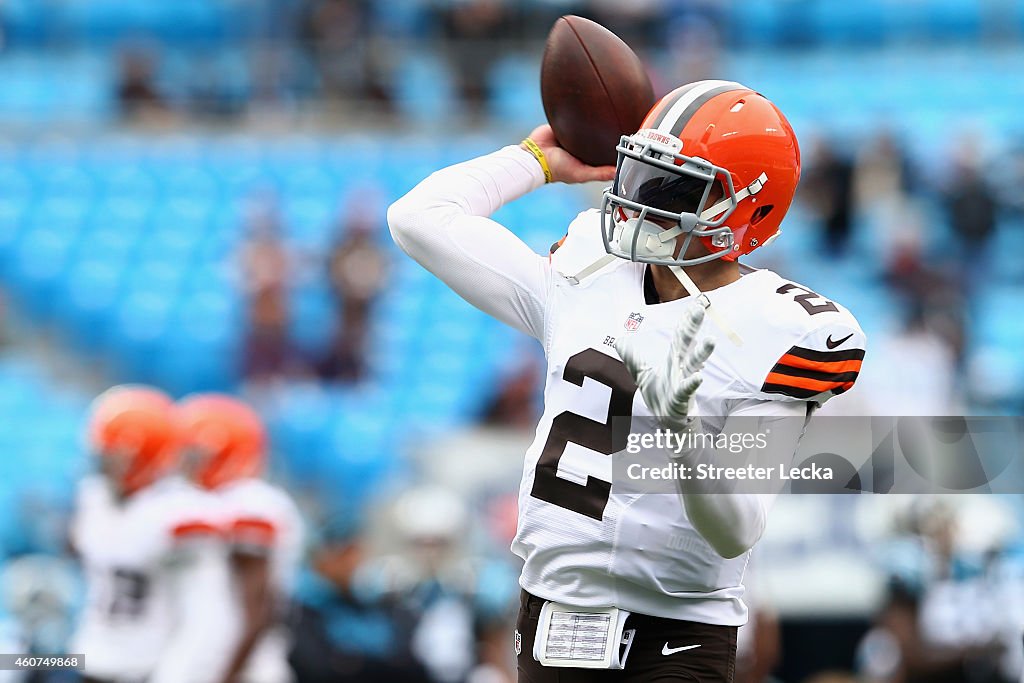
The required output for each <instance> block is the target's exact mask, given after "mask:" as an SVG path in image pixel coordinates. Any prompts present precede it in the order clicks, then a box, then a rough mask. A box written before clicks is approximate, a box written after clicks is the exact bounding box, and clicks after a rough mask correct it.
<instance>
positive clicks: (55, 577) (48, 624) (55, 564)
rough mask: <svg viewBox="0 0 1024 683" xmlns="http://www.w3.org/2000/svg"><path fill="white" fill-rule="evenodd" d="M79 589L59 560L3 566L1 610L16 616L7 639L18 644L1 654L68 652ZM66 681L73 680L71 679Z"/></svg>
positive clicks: (29, 559)
mask: <svg viewBox="0 0 1024 683" xmlns="http://www.w3.org/2000/svg"><path fill="white" fill-rule="evenodd" d="M79 590H80V586H79V585H78V582H77V581H76V580H75V573H74V571H73V569H72V568H71V567H70V566H69V564H68V563H67V562H66V561H65V560H63V559H59V558H57V557H52V556H48V555H23V556H21V557H19V558H17V559H15V560H12V561H11V562H10V563H8V564H7V566H6V567H0V607H3V608H5V609H6V611H7V612H8V613H10V615H11V616H12V617H13V624H12V625H13V629H12V633H10V634H8V637H9V638H12V639H13V640H14V641H16V642H17V645H15V647H14V648H13V649H4V650H2V651H3V652H18V653H25V654H51V653H54V652H64V651H66V648H67V642H68V638H69V637H70V634H71V628H72V618H73V616H74V615H73V609H74V606H75V602H76V596H77V593H78V591H79ZM3 637H4V636H3V634H2V633H0V649H2V646H3V645H4V643H3ZM0 680H2V679H0ZM26 680H28V679H26ZM38 680H42V679H41V678H39V679H38ZM54 680H56V679H54ZM63 680H70V677H66V678H64V679H63Z"/></svg>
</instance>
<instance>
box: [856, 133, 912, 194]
mask: <svg viewBox="0 0 1024 683" xmlns="http://www.w3.org/2000/svg"><path fill="white" fill-rule="evenodd" d="M913 186H914V178H913V173H912V169H911V166H910V160H909V158H908V157H907V154H906V152H905V151H904V150H903V149H902V148H901V147H900V143H899V140H898V139H897V137H896V136H895V135H893V134H892V133H891V132H890V131H887V130H883V131H881V132H879V133H877V134H876V135H875V136H874V137H873V138H872V139H871V140H870V141H868V143H867V144H866V145H863V146H862V147H861V151H860V153H859V154H858V155H857V158H856V161H855V168H854V190H853V191H854V197H855V199H856V207H857V210H858V211H860V212H869V211H878V210H879V205H880V204H881V205H882V209H881V210H888V208H889V207H890V206H891V205H892V204H894V203H896V202H900V201H902V200H903V198H904V196H905V195H906V194H908V193H909V192H910V191H911V188H912V187H913Z"/></svg>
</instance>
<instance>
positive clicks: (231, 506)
mask: <svg viewBox="0 0 1024 683" xmlns="http://www.w3.org/2000/svg"><path fill="white" fill-rule="evenodd" d="M178 416H179V421H180V424H181V427H182V429H183V431H184V435H185V436H184V438H185V453H186V455H185V469H186V471H187V473H188V475H189V477H190V478H191V479H192V480H193V481H194V482H196V483H197V484H198V485H199V486H201V487H203V488H204V489H206V490H208V491H211V492H213V493H215V494H216V495H217V497H218V498H219V500H220V503H221V508H222V514H223V515H224V517H223V520H222V525H223V528H224V533H225V534H226V538H227V540H228V544H229V548H230V556H231V566H232V570H233V571H232V575H233V579H234V587H235V590H234V591H233V597H234V610H233V612H234V614H235V617H236V623H237V625H238V628H237V629H236V633H237V638H236V639H235V641H234V643H233V645H232V646H231V648H230V649H231V656H230V658H229V664H228V668H227V672H226V674H225V676H224V678H223V681H224V683H234V682H242V683H284V682H286V681H290V680H292V673H291V668H290V667H289V666H288V650H289V646H290V642H289V638H288V633H287V631H286V629H285V626H284V624H283V623H282V618H283V616H284V614H283V612H284V608H285V607H286V604H285V600H286V598H287V596H288V595H289V594H290V592H291V589H292V583H293V581H294V579H295V575H296V572H297V571H298V565H299V562H300V560H301V555H302V542H303V541H302V533H303V532H302V519H301V516H300V514H299V511H298V508H297V507H296V506H295V503H294V502H293V501H292V499H291V497H290V496H289V495H288V494H287V493H286V492H285V491H284V490H282V489H280V488H278V487H277V486H274V485H273V484H271V483H269V482H267V481H265V480H264V479H262V478H261V477H260V474H261V473H262V471H263V468H264V464H265V462H266V456H267V434H266V430H265V428H264V426H263V422H262V421H261V420H260V417H259V416H258V415H257V414H256V412H255V411H254V410H253V409H252V408H250V407H249V406H248V405H246V404H245V403H243V402H242V401H240V400H238V399H236V398H233V397H231V396H225V395H220V394H198V395H195V396H191V397H188V398H186V399H184V400H183V401H182V402H181V403H180V405H179V407H178Z"/></svg>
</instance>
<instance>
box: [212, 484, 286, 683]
mask: <svg viewBox="0 0 1024 683" xmlns="http://www.w3.org/2000/svg"><path fill="white" fill-rule="evenodd" d="M217 496H218V498H219V500H220V504H221V511H222V514H223V524H224V528H225V531H226V533H227V539H228V543H229V547H231V548H232V549H233V550H236V551H240V552H255V553H260V554H266V556H267V559H268V560H269V562H270V580H271V582H272V584H273V588H274V590H275V592H276V594H277V596H278V598H279V599H281V600H284V599H285V598H286V597H287V596H288V595H290V594H291V593H292V589H293V587H294V586H293V584H294V581H295V577H296V575H297V573H298V570H299V565H300V563H301V561H302V548H303V524H302V517H301V515H300V513H299V510H298V508H297V507H296V505H295V503H294V501H293V500H292V498H291V496H289V495H288V493H286V492H285V491H284V490H283V489H281V488H279V487H277V486H274V485H273V484H271V483H269V482H267V481H265V480H263V479H258V478H252V479H241V480H239V481H235V482H231V483H230V484H228V485H226V486H224V487H223V488H220V489H218V490H217ZM282 607H283V605H282ZM235 610H236V614H235V619H236V621H237V622H238V623H239V625H240V624H241V619H242V605H241V603H240V602H239V601H238V600H236V601H235ZM289 644H290V643H289V640H288V638H287V634H286V633H284V629H283V626H280V625H278V626H277V627H275V628H271V629H270V630H269V631H267V632H266V633H265V634H264V636H263V638H262V639H261V640H260V642H259V643H257V645H256V646H255V648H254V649H253V651H252V653H251V654H250V656H249V660H248V662H247V665H246V670H245V672H244V673H243V677H242V680H243V681H245V682H246V683H255V682H257V681H259V682H260V683H263V682H266V683H280V682H281V681H288V680H291V674H290V669H289V667H288V662H287V660H288V649H289Z"/></svg>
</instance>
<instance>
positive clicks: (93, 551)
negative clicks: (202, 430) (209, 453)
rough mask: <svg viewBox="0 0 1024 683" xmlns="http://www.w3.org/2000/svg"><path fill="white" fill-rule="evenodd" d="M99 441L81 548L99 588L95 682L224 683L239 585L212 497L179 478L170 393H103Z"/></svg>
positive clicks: (95, 424)
mask: <svg viewBox="0 0 1024 683" xmlns="http://www.w3.org/2000/svg"><path fill="white" fill-rule="evenodd" d="M88 442H89V446H90V448H91V449H92V450H93V452H94V453H95V454H96V456H97V458H98V460H99V465H100V470H101V473H100V474H96V475H92V476H89V477H86V478H85V479H84V480H83V481H82V482H81V483H80V485H79V489H78V498H77V502H76V506H75V512H74V518H73V520H72V523H71V534H70V536H71V542H72V544H73V546H74V548H75V550H76V551H77V553H78V555H79V557H80V558H81V562H82V565H83V568H84V570H85V575H86V581H87V584H88V585H87V599H86V605H85V609H84V611H83V614H82V617H81V622H80V624H79V626H78V629H77V632H76V634H75V636H74V638H73V642H72V645H71V648H70V649H71V651H72V652H80V653H83V654H84V655H85V676H86V680H88V681H96V682H100V681H102V682H105V683H135V682H139V681H145V682H146V683H215V682H216V681H218V680H219V678H220V677H221V675H222V672H223V667H224V663H225V661H224V657H223V655H222V654H220V653H222V652H223V649H224V648H223V647H218V643H219V642H223V641H225V640H227V639H228V638H229V637H230V632H229V627H230V621H229V615H230V605H229V602H228V600H227V594H228V589H229V587H230V583H229V574H228V565H227V555H226V552H225V548H224V546H223V543H222V541H221V539H220V535H219V529H218V520H219V516H218V514H217V511H216V506H215V504H214V501H213V499H212V497H211V496H209V495H208V494H206V493H204V492H202V491H200V490H199V489H197V488H196V487H194V486H193V485H191V484H190V483H188V482H187V481H185V480H184V479H182V478H180V477H178V476H176V475H175V474H174V468H175V466H176V465H177V463H178V458H179V455H180V443H181V441H180V431H179V430H178V428H177V423H176V421H175V415H174V404H173V402H172V401H171V399H170V398H168V397H167V396H165V395H164V394H162V393H161V392H159V391H157V390H155V389H150V388H146V387H139V386H122V387H115V388H113V389H110V390H108V391H107V392H105V393H104V394H102V395H101V396H99V397H98V398H97V399H96V401H95V403H94V405H93V411H92V415H91V418H90V421H89V425H88Z"/></svg>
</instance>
